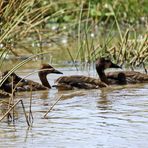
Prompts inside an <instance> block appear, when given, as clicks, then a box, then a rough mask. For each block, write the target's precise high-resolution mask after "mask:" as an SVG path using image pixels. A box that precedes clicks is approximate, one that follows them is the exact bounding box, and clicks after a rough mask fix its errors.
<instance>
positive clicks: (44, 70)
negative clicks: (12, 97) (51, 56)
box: [1, 64, 63, 93]
mask: <svg viewBox="0 0 148 148" xmlns="http://www.w3.org/2000/svg"><path fill="white" fill-rule="evenodd" d="M50 73H55V74H63V73H62V72H60V71H58V70H56V69H54V68H53V67H52V66H51V65H49V64H42V66H41V68H40V71H39V72H38V76H39V78H40V81H41V83H42V84H40V83H37V82H34V81H32V80H28V79H22V78H21V77H19V76H18V75H16V74H15V73H12V74H11V75H10V76H9V77H8V78H7V79H6V81H5V82H4V83H3V85H2V86H1V89H3V90H5V91H6V92H9V93H10V92H11V91H12V86H13V88H15V91H30V90H32V91H36V90H48V89H50V88H51V86H50V84H49V82H48V80H47V75H48V74H50ZM7 74H8V71H6V72H4V74H3V77H4V76H5V75H7ZM12 80H13V84H12Z"/></svg>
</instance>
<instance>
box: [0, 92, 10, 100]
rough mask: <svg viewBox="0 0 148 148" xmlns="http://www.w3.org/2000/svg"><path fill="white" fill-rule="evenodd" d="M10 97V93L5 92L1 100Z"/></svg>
mask: <svg viewBox="0 0 148 148" xmlns="http://www.w3.org/2000/svg"><path fill="white" fill-rule="evenodd" d="M8 97H10V94H9V93H7V92H4V91H1V92H0V99H1V98H8Z"/></svg>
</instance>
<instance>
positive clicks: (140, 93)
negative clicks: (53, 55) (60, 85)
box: [0, 69, 148, 148]
mask: <svg viewBox="0 0 148 148" xmlns="http://www.w3.org/2000/svg"><path fill="white" fill-rule="evenodd" d="M63 71H64V70H63ZM64 72H65V73H66V74H67V75H69V74H76V73H79V74H84V72H82V73H81V72H80V71H79V72H77V71H74V70H73V71H70V72H68V69H65V71H64ZM86 73H87V72H85V74H86ZM89 74H91V72H89ZM57 77H58V76H55V75H51V76H50V78H49V81H50V83H51V84H53V83H54V80H55V79H56V78H57ZM31 79H32V80H34V81H38V78H37V76H36V75H35V76H31ZM147 90H148V85H147V84H144V85H137V86H136V85H134V86H129V87H124V86H122V87H112V88H105V89H99V90H89V91H88V90H72V91H61V92H58V91H57V90H56V89H51V90H50V91H39V92H33V93H32V111H33V116H34V122H33V125H32V127H30V128H27V124H26V121H25V117H24V114H23V110H22V108H21V105H18V106H17V107H16V108H15V112H17V114H18V118H17V120H15V123H9V124H8V123H7V122H6V120H3V122H1V123H0V128H1V130H0V139H1V142H0V147H6V145H7V146H8V147H18V148H20V147H32V146H34V147H55V148H61V147H77V148H79V147H104V148H105V147H109V148H114V147H118V148H123V147H142V148H144V147H147V144H148V142H147V135H148V124H147V123H148V114H147V108H148V94H147ZM61 95H63V98H62V99H61V100H60V101H59V102H58V103H57V104H56V105H55V106H54V108H53V110H52V111H51V112H50V113H49V114H48V118H47V119H43V116H44V114H45V112H46V111H47V110H48V109H49V108H50V107H51V105H52V104H54V102H55V101H56V99H57V98H58V97H60V96H61ZM15 99H16V100H18V99H22V100H23V101H24V105H25V107H26V111H27V112H28V111H29V102H30V93H26V92H23V93H18V94H17V96H16V98H15ZM1 108H4V106H1ZM137 131H138V132H137ZM22 143H23V145H22Z"/></svg>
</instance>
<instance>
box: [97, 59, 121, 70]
mask: <svg viewBox="0 0 148 148" xmlns="http://www.w3.org/2000/svg"><path fill="white" fill-rule="evenodd" d="M107 68H121V66H119V65H117V64H114V63H113V62H112V61H111V60H110V59H105V58H100V59H98V60H97V61H96V69H97V70H105V69H107Z"/></svg>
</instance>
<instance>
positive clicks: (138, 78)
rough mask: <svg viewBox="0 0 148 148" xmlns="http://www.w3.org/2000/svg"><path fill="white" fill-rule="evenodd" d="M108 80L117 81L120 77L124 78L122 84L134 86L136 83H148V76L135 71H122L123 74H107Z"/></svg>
mask: <svg viewBox="0 0 148 148" xmlns="http://www.w3.org/2000/svg"><path fill="white" fill-rule="evenodd" d="M106 76H107V78H108V79H111V80H115V81H117V80H118V79H119V77H121V78H122V81H121V82H122V84H134V83H148V75H147V74H143V73H140V72H135V71H123V72H122V71H121V72H109V73H107V74H106Z"/></svg>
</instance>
